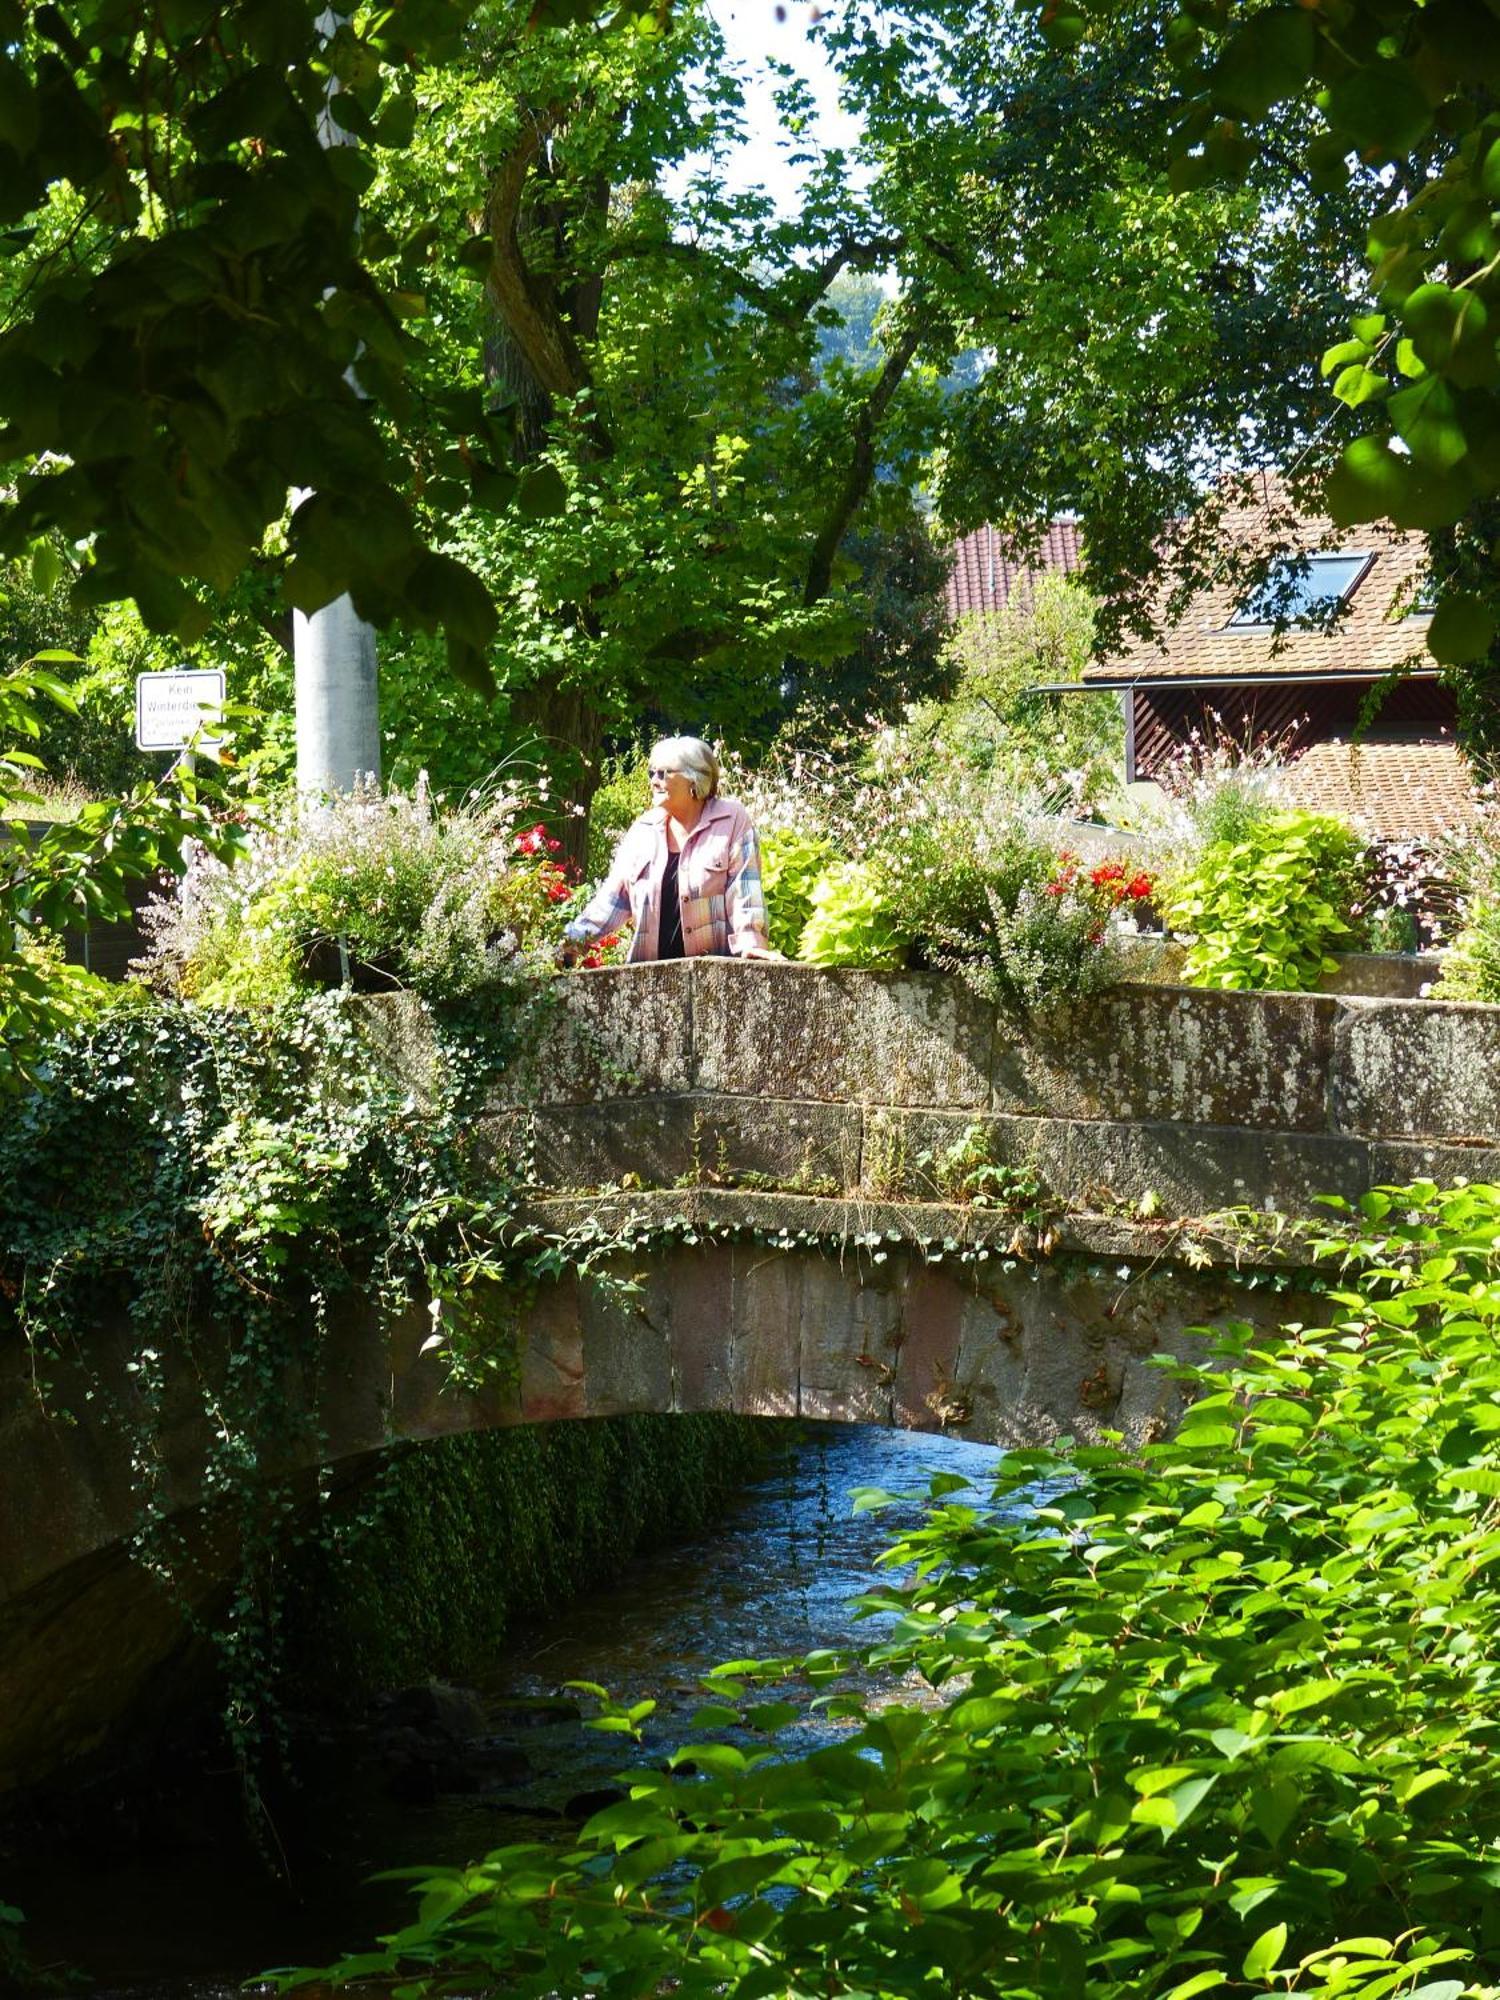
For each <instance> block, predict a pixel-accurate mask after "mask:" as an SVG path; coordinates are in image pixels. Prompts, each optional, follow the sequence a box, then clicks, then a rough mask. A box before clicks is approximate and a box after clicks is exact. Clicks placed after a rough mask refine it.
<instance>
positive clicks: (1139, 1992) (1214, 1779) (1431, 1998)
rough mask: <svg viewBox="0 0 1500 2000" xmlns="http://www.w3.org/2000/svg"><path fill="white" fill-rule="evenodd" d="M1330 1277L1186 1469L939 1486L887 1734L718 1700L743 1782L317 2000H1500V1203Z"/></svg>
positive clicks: (601, 1838) (1384, 1196)
mask: <svg viewBox="0 0 1500 2000" xmlns="http://www.w3.org/2000/svg"><path fill="white" fill-rule="evenodd" d="M1323 1250H1324V1252H1325V1253H1326V1255H1327V1256H1328V1257H1329V1258H1330V1259H1335V1260H1337V1263H1336V1265H1335V1269H1336V1270H1337V1269H1338V1268H1339V1266H1342V1267H1343V1268H1342V1274H1341V1276H1336V1277H1335V1282H1334V1286H1333V1289H1332V1290H1331V1292H1330V1294H1329V1305H1330V1317H1331V1324H1330V1325H1329V1326H1328V1327H1327V1328H1309V1327H1305V1326H1301V1325H1296V1324H1293V1325H1289V1326H1287V1327H1286V1328H1285V1329H1284V1330H1283V1331H1282V1332H1281V1333H1280V1334H1279V1335H1277V1336H1275V1337H1272V1338H1270V1339H1267V1338H1265V1336H1264V1335H1262V1336H1259V1337H1258V1338H1257V1340H1256V1341H1255V1342H1254V1344H1252V1341H1251V1331H1250V1329H1249V1328H1248V1327H1238V1328H1229V1329H1226V1330H1224V1332H1223V1334H1222V1335H1221V1344H1222V1347H1223V1353H1222V1354H1221V1356H1220V1359H1219V1361H1218V1363H1217V1364H1216V1365H1213V1366H1209V1367H1205V1368H1201V1369H1200V1368H1192V1369H1186V1368H1179V1369H1178V1370H1177V1372H1178V1374H1179V1376H1180V1378H1181V1380H1182V1383H1183V1386H1184V1388H1185V1389H1186V1390H1187V1392H1188V1394H1189V1395H1190V1396H1191V1397H1192V1398H1193V1401H1192V1402H1191V1405H1190V1407H1189V1408H1188V1410H1187V1413H1186V1415H1185V1417H1184V1419H1183V1422H1182V1424H1181V1427H1180V1429H1179V1430H1178V1432H1177V1434H1176V1436H1175V1437H1173V1438H1171V1439H1169V1440H1167V1441H1165V1442H1156V1443H1147V1444H1146V1445H1144V1446H1142V1447H1140V1448H1137V1449H1126V1448H1125V1446H1124V1445H1123V1444H1122V1443H1121V1442H1120V1441H1118V1440H1109V1439H1106V1440H1105V1441H1104V1442H1103V1443H1101V1444H1098V1445H1094V1446H1090V1447H1087V1448H1079V1449H1071V1450H1070V1449H1068V1448H1067V1447H1066V1446H1063V1447H1062V1448H1060V1449H1057V1450H1031V1451H1020V1452H1013V1453H1010V1454H1009V1455H1008V1456H1007V1457H1006V1459H1005V1461H1004V1464H1003V1467H1002V1470H1001V1473H1000V1476H999V1479H998V1482H997V1485H996V1489H995V1492H994V1495H993V1498H992V1499H991V1500H990V1501H989V1502H988V1504H986V1502H985V1501H983V1500H982V1499H981V1498H979V1497H978V1496H976V1495H973V1494H970V1493H968V1492H967V1491H965V1490H964V1489H963V1484H962V1482H961V1481H958V1480H955V1479H953V1478H950V1477H946V1476H941V1477H939V1478H937V1479H935V1480H934V1481H933V1482H932V1486H931V1491H930V1499H929V1505H928V1508H927V1510H926V1515H925V1518H924V1519H923V1521H922V1522H921V1523H920V1524H919V1525H918V1526H917V1527H915V1528H914V1529H912V1530H910V1531H908V1532H907V1533H906V1534H904V1535H903V1536H901V1537H900V1538H899V1539H898V1540H897V1541H895V1542H894V1543H893V1544H892V1545H891V1547H890V1548H889V1550H888V1552H887V1557H886V1560H887V1562H888V1563H889V1565H890V1567H891V1570H892V1572H893V1577H892V1581H891V1582H890V1583H889V1584H888V1585H887V1586H885V1587H883V1588H881V1589H877V1590H875V1591H872V1592H871V1593H870V1594H869V1596H868V1598H867V1599H866V1606H867V1608H868V1609H869V1610H870V1611H871V1612H881V1613H885V1614H889V1615H892V1616H893V1619H894V1623H893V1624H892V1626H891V1627H890V1628H889V1629H888V1631H887V1633H886V1634H884V1635H882V1636H881V1637H879V1638H877V1640H876V1641H875V1643H874V1644H873V1646H872V1648H871V1649H870V1651H869V1653H868V1655H867V1661H868V1665H869V1666H870V1667H872V1668H874V1669H875V1670H876V1671H877V1672H878V1673H879V1675H880V1677H881V1683H882V1684H881V1686H880V1688H879V1691H878V1693H877V1695H876V1696H875V1698H873V1699H867V1698H866V1697H864V1696H862V1695H860V1694H858V1693H855V1692H852V1691H850V1690H849V1689H848V1687H847V1684H846V1683H845V1684H841V1680H840V1668H841V1665H842V1663H841V1662H840V1661H839V1660H837V1659H835V1658H833V1657H832V1656H830V1655H828V1654H821V1655H813V1656H812V1657H811V1658H810V1659H808V1660H807V1661H805V1662H766V1663H761V1664H757V1663H755V1662H752V1661H738V1662H735V1663H733V1664H731V1665H728V1666H724V1667H721V1668H719V1669H717V1670H716V1671H715V1673H714V1674H713V1675H711V1676H710V1677H709V1679H708V1682H707V1684H706V1685H707V1689H708V1693H709V1706H708V1707H706V1708H705V1709H704V1711H703V1712H702V1717H701V1721H702V1724H703V1726H704V1727H709V1728H717V1729H719V1730H721V1731H722V1732H723V1733H722V1734H721V1735H720V1736H719V1738H718V1740H717V1741H712V1742H709V1743H707V1744H703V1743H695V1744H693V1745H691V1746H689V1747H688V1748H686V1749H684V1750H683V1751H681V1752H679V1753H678V1754H677V1755H676V1756H675V1757H673V1758H671V1759H670V1760H669V1761H668V1763H667V1765H666V1766H665V1767H664V1768H657V1767H654V1766H653V1767H645V1768H642V1767H637V1768H636V1769H634V1770H632V1771H631V1772H630V1774H629V1776H628V1778H627V1779H625V1780H623V1781H622V1782H624V1783H625V1784H626V1786H627V1787H628V1793H629V1796H628V1797H627V1798H626V1799H625V1800H623V1801H621V1802H620V1803H618V1804H616V1805H614V1806H610V1807H608V1808H606V1809H605V1810H604V1811H603V1812H601V1813H599V1814H597V1815H596V1816H595V1817H594V1819H593V1820H591V1821H590V1822H589V1823H588V1825H587V1826H586V1827H585V1828H584V1829H583V1830H582V1832H581V1833H580V1834H578V1835H577V1836H575V1837H574V1838H572V1839H571V1840H570V1841H568V1842H565V1843H563V1844H561V1845H559V1846H558V1847H554V1848H546V1847H541V1846H537V1845H518V1846H510V1847H502V1848H500V1849H498V1850H496V1851H495V1852H494V1853H492V1854H490V1855H489V1856H487V1857H486V1858H485V1859H484V1860H483V1861H481V1862H478V1863H475V1864H473V1865H472V1866H469V1867H467V1868H456V1869H448V1870H426V1871H407V1872H408V1873H409V1874H410V1875H411V1876H412V1878H413V1880H414V1886H415V1888H416V1892H417V1894H418V1896H419V1898H420V1903H419V1905H418V1909H417V1911H416V1912H415V1913H414V1916H413V1920H412V1921H411V1922H410V1923H409V1924H408V1926H407V1927H406V1928H404V1929H402V1930H398V1931H396V1932H395V1933H394V1934H393V1935H391V1936H389V1937H387V1938H386V1939H385V1940H383V1941H382V1943H381V1945H379V1946H378V1947H376V1948H375V1949H374V1950H373V1951H371V1952H368V1953H361V1954H359V1955H358V1956H356V1957H352V1958H349V1959H347V1960H345V1961H344V1962H343V1963H342V1964H341V1965H339V1966H338V1967H336V1968H331V1969H328V1970H324V1971H319V1972H316V1973H314V1972H310V1971H309V1972H304V1973H299V1974H288V1975H282V1976H281V1977H280V1981H279V1983H280V1985H281V1987H282V1988H283V1990H292V1989H294V1988H296V1987H297V1986H299V1985H302V1986H305V1985H311V1984H313V1983H315V1982H317V1981H320V1980H322V1981H330V1982H331V1983H333V1984H334V1985H335V1986H337V1987H352V1986H356V1985H357V1984H358V1982H359V1981H360V1980H361V1979H370V1980H382V1979H388V1978H395V1977H401V1978H404V1980H405V1981H406V1982H407V1985H406V1986H404V1987H403V1988H402V1989H401V1990H403V1991H406V1992H409V1993H410V1994H412V1995H413V1996H416V1995H420V1994H424V1993H432V1992H437V1991H441V1990H446V1991H479V1992H484V1991H492V1992H493V1991H505V1992H513V1993H525V1994H537V1995H540V1994H543V1993H555V1994H557V1995H559V1996H561V2000H580V1996H582V1995H583V1994H585V1993H588V1994H595V1995H598V1996H600V2000H623V1996H625V1995H626V1994H640V1993H646V1992H651V1991H654V1990H656V1989H657V1988H658V1987H659V1986H661V1985H663V1984H666V1983H668V1982H670V1985H671V1990H672V1991H673V1992H674V1993H676V1994H678V1995H680V1996H682V2000H709V1996H721V1995H722V1996H730V2000H767V1996H771V1995H784V1994H787V1993H823V1992H828V1991H837V1992H843V1993H848V1994H856V1993H858V1994H863V1995H869V1996H871V2000H910V1996H911V1995H913V1994H916V1993H923V1992H926V1991H928V1990H932V1991H935V1992H936V1991H940V1992H942V1993H944V1994H946V1995H952V1996H954V2000H995V1996H997V1995H1006V1996H1017V1997H1018V2000H1019V1996H1022V1995H1025V1996H1028V2000H1077V1996H1078V1995H1079V1994H1082V1993H1087V1994H1088V1995H1089V1996H1090V2000H1192V1996H1195V1995H1198V1994H1202V1993H1207V1992H1215V1991H1218V1990H1220V1989H1224V1990H1228V1991H1233V1990H1236V1989H1243V1990H1246V1991H1253V1992H1256V1993H1271V1992H1273V1991H1274V1992H1283V1991H1291V1992H1295V1993H1297V1994H1298V1995H1306V1996H1308V2000H1382V1996H1387V1995H1389V1996H1396V1995H1401V1996H1405V2000H1418V1996H1421V2000H1459V1996H1460V1995H1473V1996H1475V2000H1480V1996H1488V1995H1493V1993H1494V1991H1495V1984H1494V1975H1495V1972H1496V1968H1497V1961H1496V1949H1497V1946H1496V1936H1495V1930H1494V1922H1493V1912H1494V1884H1495V1876H1496V1870H1497V1867H1500V1859H1497V1857H1500V1785H1497V1780H1496V1763H1495V1752H1494V1734H1495V1727H1496V1719H1497V1706H1496V1694H1495V1685H1494V1671H1493V1665H1492V1662H1493V1658H1494V1652H1495V1647H1496V1644H1497V1642H1500V1587H1497V1585H1496V1582H1495V1570H1496V1556H1497V1553H1500V1534H1497V1529H1496V1524H1495V1519H1494V1501H1495V1496H1496V1493H1497V1491H1500V1470H1497V1469H1496V1465H1495V1455H1496V1454H1495V1439H1496V1435H1497V1425H1500V1360H1497V1358H1496V1356H1497V1339H1496V1335H1497V1331H1500V1326H1497V1320H1500V1287H1497V1285H1496V1283H1495V1279H1496V1274H1497V1271H1500V1190H1497V1189H1495V1188H1492V1187H1472V1188H1470V1187H1464V1188H1458V1189H1455V1190H1453V1191H1451V1192H1449V1193H1446V1194H1443V1193H1439V1191H1438V1190H1437V1189H1436V1188H1434V1187H1433V1186H1432V1185H1431V1184H1430V1183H1428V1184H1419V1185H1417V1186H1415V1187H1412V1188H1404V1189H1386V1190H1380V1191H1377V1192H1375V1193H1372V1194H1371V1195H1368V1196H1366V1197H1365V1199H1364V1202H1363V1203H1362V1204H1361V1212H1359V1213H1357V1214H1347V1212H1346V1216H1345V1218H1344V1219H1343V1220H1342V1221H1341V1222H1340V1223H1339V1224H1338V1225H1337V1226H1334V1227H1331V1228H1330V1231H1329V1234H1328V1239H1327V1241H1326V1243H1325V1244H1324V1246H1323ZM889 1497H890V1496H888V1495H884V1494H881V1493H866V1494H862V1495H860V1496H858V1500H857V1504H858V1505H860V1506H863V1507H872V1506H873V1507H878V1506H880V1505H882V1504H883V1503H884V1502H885V1501H886V1500H888V1499H889ZM794 1668H795V1669H799V1670H800V1674H801V1676H802V1680H801V1681H800V1682H799V1681H797V1680H792V1681H789V1682H787V1681H786V1676H787V1674H788V1672H789V1670H791V1669H794ZM779 1682H786V1684H785V1685H784V1686H777V1685H776V1684H777V1683H779ZM807 1682H810V1683H811V1694H809V1692H808V1690H807V1687H806V1683H807ZM766 1683H771V1686H770V1687H769V1688H767V1687H766V1685H765V1684H766ZM913 1685H915V1686H919V1687H920V1688H921V1689H922V1696H923V1698H922V1699H921V1700H912V1699H909V1698H908V1699H903V1698H902V1696H901V1694H900V1693H893V1692H892V1691H891V1690H892V1689H893V1688H895V1689H899V1688H902V1687H903V1686H913ZM810 1700H811V1701H812V1702H813V1703H814V1704H816V1707H817V1708H818V1709H821V1711H822V1713H823V1714H824V1715H825V1716H826V1717H828V1718H830V1719H833V1720H837V1721H839V1722H841V1723H842V1725H843V1727H842V1731H841V1733H840V1734H839V1736H838V1738H837V1740H836V1741H834V1742H831V1743H829V1744H828V1745H827V1746H826V1747H824V1748H820V1749H817V1750H814V1751H813V1752H811V1753H810V1754H809V1753H806V1752H801V1751H799V1750H798V1749H797V1747H796V1739H795V1735H794V1733H793V1732H794V1731H795V1729H796V1727H797V1725H798V1724H799V1722H800V1721H801V1719H802V1717H803V1716H804V1714H805V1713H806V1712H807V1709H808V1704H809V1701H810ZM599 1719H600V1721H601V1722H602V1723H604V1724H606V1725H608V1726H610V1727H612V1728H616V1729H623V1730H626V1731H629V1730H630V1729H631V1728H632V1727H634V1726H635V1725H634V1724H633V1723H632V1721H631V1718H630V1716H629V1715H628V1714H627V1713H625V1712H624V1711H621V1710H616V1709H615V1708H613V1707H612V1706H611V1705H610V1704H608V1703H607V1702H606V1703H605V1704H604V1706H603V1713H602V1714H601V1716H600V1718H599Z"/></svg>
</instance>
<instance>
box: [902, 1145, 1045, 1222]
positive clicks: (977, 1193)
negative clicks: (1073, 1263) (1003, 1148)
mask: <svg viewBox="0 0 1500 2000" xmlns="http://www.w3.org/2000/svg"><path fill="white" fill-rule="evenodd" d="M911 1179H912V1181H913V1182H914V1183H915V1185H916V1186H917V1188H918V1189H919V1190H921V1191H923V1192H927V1193H930V1194H933V1195H936V1196H937V1197H938V1198H939V1199H940V1200H942V1201H952V1202H959V1203H964V1204H971V1205H972V1206H973V1207H975V1208H993V1209H998V1210H999V1211H1000V1212H1001V1213H1002V1214H1007V1215H1010V1214H1013V1215H1018V1216H1020V1217H1021V1218H1022V1219H1023V1220H1024V1221H1027V1222H1033V1223H1042V1222H1044V1221H1045V1220H1046V1216H1047V1213H1048V1209H1049V1207H1050V1205H1051V1204H1050V1197H1049V1195H1048V1191H1047V1187H1046V1183H1045V1182H1044V1181H1043V1179H1042V1177H1041V1175H1040V1174H1039V1173H1038V1172H1037V1170H1036V1168H1035V1167H1034V1166H1031V1165H1030V1164H1026V1163H1021V1162H1016V1161H1012V1160H997V1159H996V1158H995V1148H994V1134H993V1133H992V1132H991V1130H990V1128H989V1127H988V1126H985V1125H978V1124H975V1125H970V1126H968V1127H966V1129H965V1130H964V1131H963V1132H961V1133H960V1134H959V1136H958V1137H957V1138H956V1139H955V1140H953V1142H952V1143H951V1144H950V1145H947V1146H941V1147H935V1148H930V1149H926V1150H924V1151H922V1152H920V1153H917V1154H916V1155H915V1156H914V1157H913V1159H912V1162H911Z"/></svg>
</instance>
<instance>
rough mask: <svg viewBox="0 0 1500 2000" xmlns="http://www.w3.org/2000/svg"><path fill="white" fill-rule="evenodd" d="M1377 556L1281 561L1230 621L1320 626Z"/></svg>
mask: <svg viewBox="0 0 1500 2000" xmlns="http://www.w3.org/2000/svg"><path fill="white" fill-rule="evenodd" d="M1374 560H1375V558H1374V556H1372V555H1371V554H1370V553H1369V552H1368V551H1364V552H1354V551H1346V552H1344V553H1341V554H1339V555H1328V556H1307V557H1305V558H1302V559H1300V560H1297V561H1288V562H1280V563H1277V564H1276V566H1275V568H1274V569H1273V570H1272V571H1271V573H1270V575H1269V576H1268V577H1267V578H1266V580H1265V582H1264V583H1261V584H1258V585H1257V586H1256V588H1255V589H1254V590H1253V591H1251V593H1250V595H1249V596H1248V597H1247V598H1246V599H1245V601H1244V603H1243V604H1242V605H1240V607H1239V609H1238V610H1237V611H1236V612H1235V614H1234V616H1233V617H1232V618H1231V619H1230V620H1229V624H1230V626H1231V627H1232V628H1235V629H1237V630H1243V629H1245V628H1246V627H1249V626H1256V625H1281V624H1285V625H1319V624H1322V622H1323V621H1324V620H1325V619H1326V618H1328V617H1329V616H1330V614H1331V613H1332V612H1334V611H1335V610H1337V608H1338V607H1339V605H1341V604H1342V603H1344V601H1345V600H1346V599H1347V598H1348V596H1349V594H1350V593H1351V591H1352V590H1353V589H1354V586H1355V585H1356V584H1357V583H1358V582H1359V580H1360V578H1361V577H1362V576H1363V575H1364V573H1365V571H1366V570H1367V569H1368V568H1369V567H1370V565H1371V563H1372V562H1374Z"/></svg>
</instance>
